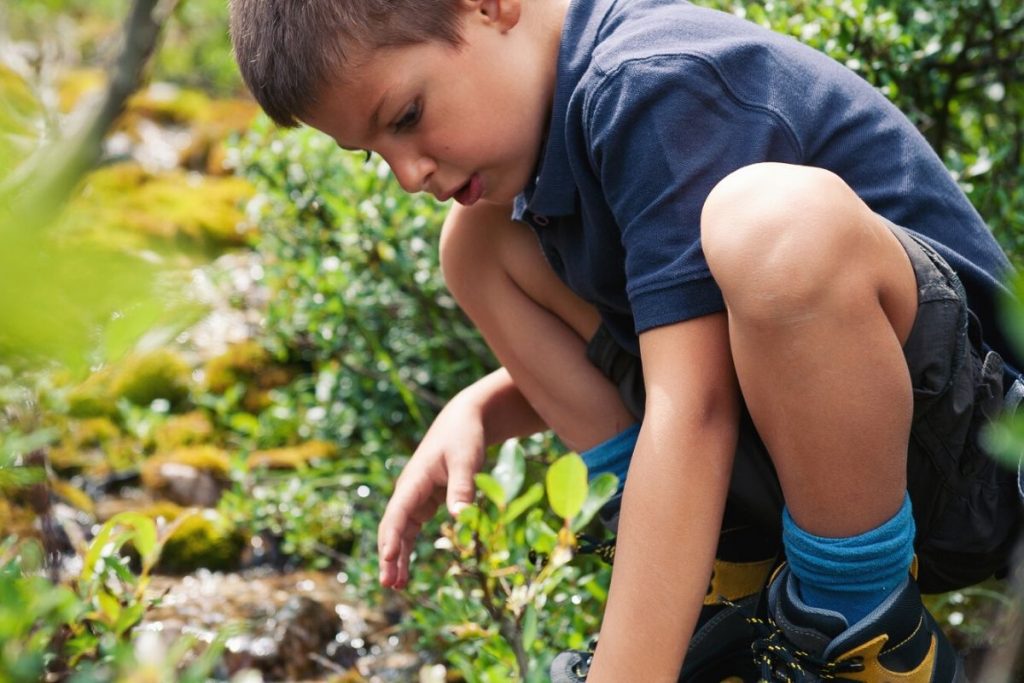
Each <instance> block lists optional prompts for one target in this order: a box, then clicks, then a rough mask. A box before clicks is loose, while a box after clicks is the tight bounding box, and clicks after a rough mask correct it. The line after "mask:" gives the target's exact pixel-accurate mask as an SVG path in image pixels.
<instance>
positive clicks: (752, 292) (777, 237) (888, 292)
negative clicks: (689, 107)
mask: <svg viewBox="0 0 1024 683" xmlns="http://www.w3.org/2000/svg"><path fill="white" fill-rule="evenodd" d="M702 240H703V247H704V251H705V255H706V256H707V260H708V264H709V265H710V267H711V270H712V273H713V274H714V277H715V279H716V281H717V282H718V284H719V286H720V287H721V289H722V292H723V295H724V297H725V301H726V307H727V309H728V313H729V338H730V344H731V348H732V354H733V360H734V363H735V367H736V373H737V376H738V378H739V383H740V387H741V390H742V393H743V396H744V398H745V400H746V402H747V406H748V408H749V410H750V414H751V416H752V417H753V420H754V423H755V425H756V426H757V429H758V432H759V433H760V435H761V437H762V438H763V440H764V442H765V445H766V446H767V448H768V451H769V453H770V454H771V457H772V460H773V461H774V463H775V466H776V469H777V471H778V474H779V480H780V483H781V485H782V490H783V493H784V495H785V498H786V504H787V506H788V507H789V510H790V513H791V514H792V516H793V518H794V520H795V521H796V522H797V523H798V524H799V525H800V526H801V527H802V528H803V529H805V530H807V531H809V532H810V533H814V534H818V535H822V536H832V537H838V536H849V535H854V534H858V533H862V532H864V531H867V530H869V529H872V528H874V527H876V526H877V525H879V524H880V523H882V522H883V521H885V520H887V519H889V518H890V517H891V516H892V515H893V514H894V513H895V512H896V511H897V510H898V509H899V507H900V504H901V503H902V501H903V497H904V492H905V491H906V458H907V442H908V435H909V432H910V421H911V416H912V411H913V396H912V392H911V386H910V378H909V374H908V371H907V367H906V361H905V360H904V357H903V352H902V348H901V347H902V344H903V342H904V341H906V337H907V335H909V333H910V329H911V326H912V325H913V320H914V316H915V315H916V311H917V288H916V282H915V277H914V273H913V269H912V267H911V265H910V262H909V259H908V258H907V255H906V253H905V251H904V250H903V248H902V246H901V245H900V243H899V241H898V240H897V239H896V238H895V237H894V236H893V234H892V232H891V231H890V230H889V228H888V227H887V226H886V225H885V224H884V223H883V222H882V221H881V219H879V218H878V216H876V215H875V214H874V213H872V212H871V211H870V210H869V209H868V207H867V206H866V205H865V204H864V203H863V202H862V201H861V200H860V199H859V198H858V197H857V196H856V195H855V194H854V193H853V192H852V191H851V190H850V189H849V188H848V187H847V186H846V185H845V184H844V183H843V182H842V181H841V180H840V179H839V178H838V177H837V176H835V175H833V174H831V173H829V172H827V171H824V170H821V169H814V168H807V167H799V166H789V165H784V164H757V165H754V166H750V167H747V168H745V169H741V170H739V171H737V172H735V173H733V174H732V175H730V176H728V177H727V178H725V179H724V180H723V181H722V182H721V183H720V184H719V185H718V186H717V187H716V188H715V190H714V191H713V192H712V193H711V195H710V196H709V198H708V200H707V203H706V204H705V207H704V213H703V216H702Z"/></svg>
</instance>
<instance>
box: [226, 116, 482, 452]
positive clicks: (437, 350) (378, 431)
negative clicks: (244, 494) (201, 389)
mask: <svg viewBox="0 0 1024 683" xmlns="http://www.w3.org/2000/svg"><path fill="white" fill-rule="evenodd" d="M238 163H240V165H241V168H242V169H244V172H245V174H246V176H247V177H248V178H249V179H250V180H251V181H252V182H253V184H254V185H255V186H256V188H257V192H258V195H257V197H256V199H255V200H254V201H253V202H252V203H250V210H251V212H252V213H254V214H256V215H257V217H258V220H259V225H260V229H261V236H260V238H259V243H258V250H259V252H260V253H261V254H262V256H263V259H264V263H263V267H264V271H265V282H266V284H267V286H268V287H269V290H270V304H269V309H268V311H267V325H266V330H267V332H266V336H265V338H264V339H263V340H262V341H263V343H264V344H265V345H266V346H267V347H268V348H269V349H270V351H271V352H272V353H273V354H274V355H275V356H277V357H278V358H281V359H283V360H288V361H293V362H301V363H303V364H305V365H307V366H308V367H310V368H311V369H312V374H310V375H308V378H307V379H306V380H304V381H301V382H299V383H296V384H294V385H293V386H292V387H291V389H290V390H289V391H288V394H289V398H288V399H287V400H286V401H284V403H285V404H286V405H287V408H288V409H289V410H291V411H292V414H293V415H294V416H295V420H296V422H297V425H298V426H297V427H296V429H297V436H298V437H299V438H303V439H305V438H323V439H336V440H340V441H341V442H342V443H343V444H346V443H351V444H353V445H355V446H356V447H357V448H358V449H359V450H360V451H361V453H362V454H363V455H364V456H366V457H379V456H380V455H381V454H387V453H394V452H398V453H404V452H407V451H409V450H410V449H411V448H412V447H413V445H414V444H415V442H416V440H417V438H418V437H419V435H420V434H421V433H422V431H423V430H424V429H425V427H426V426H427V424H428V423H429V420H430V418H431V416H432V415H433V414H434V413H435V412H436V411H437V410H438V409H439V408H440V407H441V406H442V405H443V403H444V401H445V400H446V399H447V398H448V397H450V396H453V395H454V394H455V393H456V392H457V391H458V389H460V388H462V387H463V386H465V385H466V384H468V383H469V382H471V381H472V380H474V379H476V378H477V377H479V376H481V375H482V374H484V372H486V371H487V369H489V368H493V367H494V363H493V361H492V360H491V359H490V355H489V353H488V352H487V350H486V347H485V346H484V345H483V343H482V342H481V341H480V339H479V336H478V335H477V333H476V332H475V331H474V330H473V328H472V327H471V326H470V324H469V323H468V322H467V320H466V319H465V317H464V316H463V315H462V313H461V312H460V311H459V310H458V308H457V307H456V306H455V302H454V301H453V300H452V298H451V297H450V296H449V295H448V293H447V291H446V289H445V287H444V284H443V282H442V280H441V276H440V273H439V268H438V255H437V241H438V235H439V232H440V226H441V221H442V219H443V212H444V209H443V207H442V206H441V205H439V204H437V203H436V202H434V201H433V200H432V199H430V198H426V197H423V196H409V195H407V194H405V193H404V192H402V191H401V190H400V188H399V187H398V185H397V183H396V182H395V181H394V179H393V178H392V177H391V176H390V175H389V174H388V171H387V168H386V166H385V165H384V164H383V162H379V161H377V160H372V161H371V162H368V163H362V162H361V161H360V158H359V157H358V156H356V155H353V154H352V153H350V152H344V151H342V150H340V149H338V148H337V146H336V145H334V143H333V142H332V141H331V140H330V139H329V138H327V137H325V136H323V135H321V134H319V133H316V132H314V131H311V130H290V131H281V130H275V129H274V128H273V127H272V126H271V125H270V123H269V121H268V120H267V119H266V118H261V119H259V120H258V121H257V123H256V124H255V126H254V127H253V130H252V131H251V133H250V134H249V135H248V136H247V137H246V138H245V139H244V140H243V142H242V144H241V145H240V147H239V150H238ZM278 412H279V413H280V412H282V410H279V411H278ZM266 445H274V444H266Z"/></svg>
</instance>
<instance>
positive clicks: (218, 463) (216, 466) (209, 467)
mask: <svg viewBox="0 0 1024 683" xmlns="http://www.w3.org/2000/svg"><path fill="white" fill-rule="evenodd" d="M168 463H173V464H176V465H185V466H188V467H192V468H194V469H197V470H199V471H200V472H206V473H208V474H210V475H211V476H213V477H214V478H215V479H219V480H221V481H228V470H229V469H230V466H231V459H230V457H229V456H228V453H227V451H225V450H224V449H223V448H217V447H216V446H210V445H202V446H185V447H183V448H176V449H174V450H173V451H170V452H168V453H158V454H157V455H154V456H153V457H152V458H149V459H148V460H146V462H145V463H143V465H142V469H141V471H140V474H141V476H142V484H143V486H145V487H146V488H148V489H150V490H152V491H156V492H160V491H162V490H163V489H164V488H165V487H166V485H167V482H166V480H165V479H164V476H163V474H162V473H161V468H162V467H163V466H164V465H165V464H168Z"/></svg>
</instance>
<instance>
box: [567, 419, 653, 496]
mask: <svg viewBox="0 0 1024 683" xmlns="http://www.w3.org/2000/svg"><path fill="white" fill-rule="evenodd" d="M639 434H640V425H639V424H635V425H633V426H632V427H629V428H628V429H626V430H624V431H622V432H619V433H618V434H616V435H615V436H613V437H612V438H610V439H608V440H607V441H605V442H603V443H599V444H598V445H596V446H594V447H593V448H591V449H590V450H587V451H584V452H583V453H580V457H582V458H583V462H585V463H586V465H587V477H588V478H589V479H594V477H596V476H598V475H599V474H601V473H603V472H610V473H612V474H614V475H615V476H616V477H618V478H619V491H620V492H621V491H622V487H623V486H624V485H625V483H626V474H627V473H628V471H629V461H630V460H632V458H633V449H635V448H636V439H637V436H638V435H639Z"/></svg>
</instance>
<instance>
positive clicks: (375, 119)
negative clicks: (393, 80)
mask: <svg viewBox="0 0 1024 683" xmlns="http://www.w3.org/2000/svg"><path fill="white" fill-rule="evenodd" d="M390 92H391V91H390V90H385V91H384V93H383V94H382V95H381V96H380V99H379V100H377V106H376V107H374V109H373V113H372V114H371V115H370V135H369V137H373V133H374V132H376V131H377V129H378V128H380V111H381V109H383V108H384V100H386V99H387V98H388V94H389V93H390ZM338 147H340V148H342V149H344V150H346V151H349V152H365V151H366V150H364V149H363V148H362V147H346V146H345V145H340V144H339V145H338Z"/></svg>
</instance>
